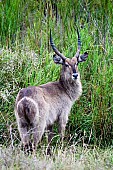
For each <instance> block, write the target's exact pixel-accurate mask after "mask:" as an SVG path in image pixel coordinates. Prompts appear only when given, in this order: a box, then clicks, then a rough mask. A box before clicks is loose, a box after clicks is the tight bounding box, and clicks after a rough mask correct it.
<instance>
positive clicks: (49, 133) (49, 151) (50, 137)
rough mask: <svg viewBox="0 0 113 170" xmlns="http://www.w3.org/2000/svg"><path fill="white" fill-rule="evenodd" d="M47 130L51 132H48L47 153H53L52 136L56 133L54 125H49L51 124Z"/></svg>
mask: <svg viewBox="0 0 113 170" xmlns="http://www.w3.org/2000/svg"><path fill="white" fill-rule="evenodd" d="M47 130H48V131H49V132H48V147H47V155H51V141H52V138H53V137H54V134H53V126H52V125H49V126H48V127H47Z"/></svg>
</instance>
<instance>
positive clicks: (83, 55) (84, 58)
mask: <svg viewBox="0 0 113 170" xmlns="http://www.w3.org/2000/svg"><path fill="white" fill-rule="evenodd" d="M87 57H88V52H85V53H84V54H82V55H81V56H80V57H79V59H78V62H83V61H86V59H87Z"/></svg>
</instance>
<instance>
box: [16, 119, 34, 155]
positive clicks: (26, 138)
mask: <svg viewBox="0 0 113 170" xmlns="http://www.w3.org/2000/svg"><path fill="white" fill-rule="evenodd" d="M18 127H19V133H20V137H21V141H22V144H23V150H24V152H25V154H29V153H30V152H31V151H32V146H31V142H30V131H29V127H28V124H27V123H22V122H20V123H19V124H18Z"/></svg>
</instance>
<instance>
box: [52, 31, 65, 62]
mask: <svg viewBox="0 0 113 170" xmlns="http://www.w3.org/2000/svg"><path fill="white" fill-rule="evenodd" d="M50 44H51V47H52V49H53V51H54V52H55V53H56V54H57V55H58V56H60V57H61V58H62V59H63V60H66V59H67V58H66V57H65V56H64V55H63V54H62V53H60V52H59V51H58V49H57V48H56V46H55V44H54V43H53V39H52V35H51V29H50Z"/></svg>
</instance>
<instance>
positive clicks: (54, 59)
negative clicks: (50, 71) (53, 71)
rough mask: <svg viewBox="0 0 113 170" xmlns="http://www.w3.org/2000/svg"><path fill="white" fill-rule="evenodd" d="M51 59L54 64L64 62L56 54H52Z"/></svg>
mask: <svg viewBox="0 0 113 170" xmlns="http://www.w3.org/2000/svg"><path fill="white" fill-rule="evenodd" d="M53 61H54V63H55V64H64V61H63V59H62V58H61V57H60V56H58V55H56V54H54V55H53Z"/></svg>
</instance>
